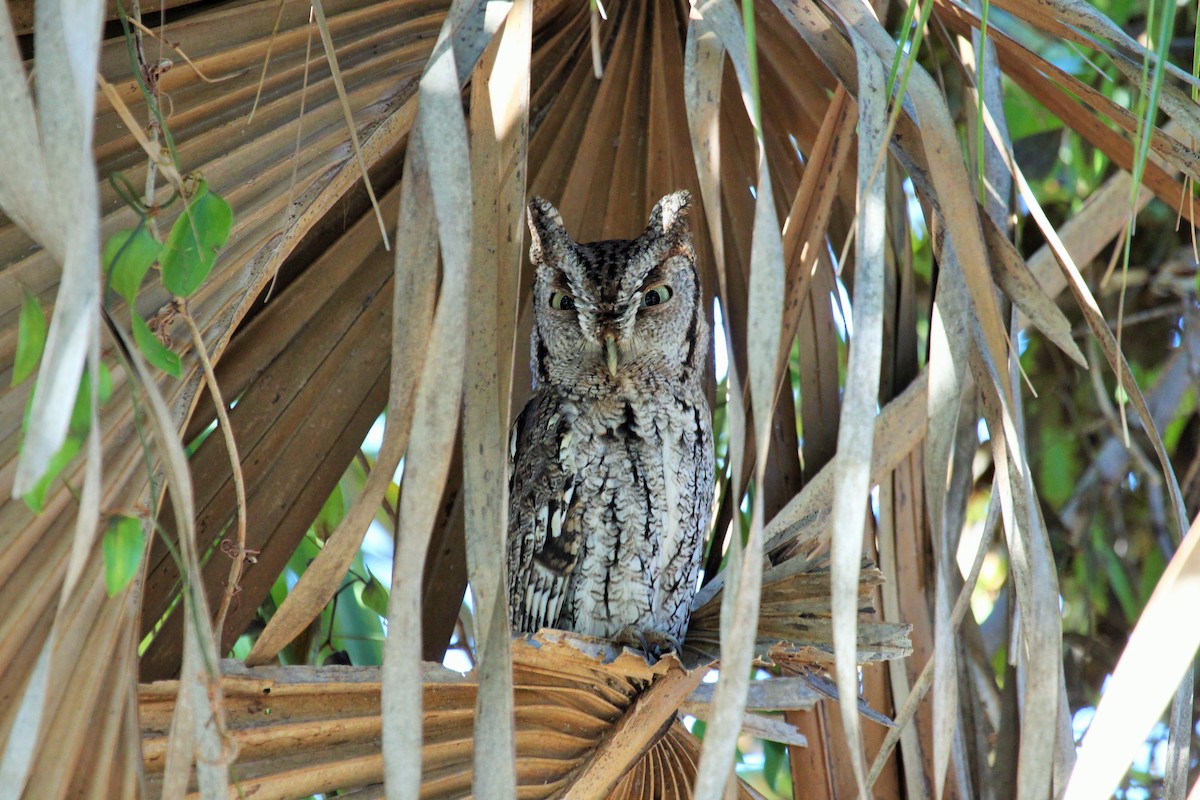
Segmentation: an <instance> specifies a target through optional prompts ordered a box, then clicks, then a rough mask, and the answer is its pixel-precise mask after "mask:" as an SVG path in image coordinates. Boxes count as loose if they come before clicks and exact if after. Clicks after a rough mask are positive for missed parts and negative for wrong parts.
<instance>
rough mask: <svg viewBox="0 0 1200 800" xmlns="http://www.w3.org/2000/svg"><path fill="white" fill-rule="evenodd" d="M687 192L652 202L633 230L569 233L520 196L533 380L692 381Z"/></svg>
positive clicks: (692, 260)
mask: <svg viewBox="0 0 1200 800" xmlns="http://www.w3.org/2000/svg"><path fill="white" fill-rule="evenodd" d="M690 203H691V195H690V194H689V193H688V192H686V191H678V192H674V193H673V194H669V195H667V196H666V197H664V198H663V199H662V200H659V201H658V203H657V204H656V205H655V206H654V210H653V211H651V212H650V221H649V223H648V224H647V225H646V229H645V230H644V231H642V234H641V235H640V236H638V237H637V238H636V239H617V240H610V241H604V242H582V243H581V242H576V241H575V240H574V239H572V238H571V236H570V234H568V233H567V231H566V229H565V228H564V227H563V222H562V217H560V216H559V214H558V211H556V210H555V208H554V206H552V205H550V203H548V202H546V201H545V200H543V199H541V198H538V197H535V198H534V199H533V200H532V202H530V204H529V229H530V231H531V232H532V243H531V244H530V248H529V254H530V258H531V259H532V261H533V265H534V268H535V270H536V275H535V277H534V283H533V303H534V308H535V325H534V330H533V338H532V342H531V345H532V354H531V355H532V362H533V374H534V380H535V384H536V385H538V386H540V385H543V384H550V385H554V386H558V387H561V388H572V387H575V388H577V389H580V390H583V391H588V390H592V391H603V390H604V389H605V388H606V387H612V386H616V385H620V384H622V383H624V382H629V381H631V382H633V383H634V384H636V385H641V386H642V387H643V388H653V387H655V386H657V385H663V384H677V383H678V382H681V381H682V382H692V381H695V382H698V381H699V380H700V373H702V372H703V363H704V359H705V358H707V353H708V326H707V324H706V323H705V319H704V311H703V309H702V308H701V303H700V284H699V280H698V277H697V274H696V253H695V250H694V249H693V247H692V240H691V232H690V230H689V227H688V219H687V212H688V206H689V204H690Z"/></svg>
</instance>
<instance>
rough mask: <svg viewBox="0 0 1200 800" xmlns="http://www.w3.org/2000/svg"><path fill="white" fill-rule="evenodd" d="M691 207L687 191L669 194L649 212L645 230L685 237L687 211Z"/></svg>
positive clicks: (689, 194) (690, 194)
mask: <svg viewBox="0 0 1200 800" xmlns="http://www.w3.org/2000/svg"><path fill="white" fill-rule="evenodd" d="M691 205H692V193H691V192H689V191H688V190H687V189H680V190H679V191H677V192H671V193H670V194H669V195H667V196H666V197H664V198H663V199H662V200H659V201H658V202H657V203H655V204H654V208H653V209H652V210H651V211H650V222H649V223H647V225H646V230H648V231H654V232H655V233H665V234H675V235H687V233H688V209H689V208H691Z"/></svg>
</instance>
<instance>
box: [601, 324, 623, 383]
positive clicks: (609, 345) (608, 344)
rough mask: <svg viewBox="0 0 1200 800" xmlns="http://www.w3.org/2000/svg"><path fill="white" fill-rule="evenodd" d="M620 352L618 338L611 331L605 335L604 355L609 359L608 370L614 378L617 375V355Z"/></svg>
mask: <svg viewBox="0 0 1200 800" xmlns="http://www.w3.org/2000/svg"><path fill="white" fill-rule="evenodd" d="M619 355H620V352H619V351H618V350H617V340H616V337H614V336H613V335H612V334H611V333H610V334H607V335H606V336H605V337H604V356H605V358H607V359H608V372H609V374H610V375H612V376H613V377H614V378H615V377H617V357H618V356H619Z"/></svg>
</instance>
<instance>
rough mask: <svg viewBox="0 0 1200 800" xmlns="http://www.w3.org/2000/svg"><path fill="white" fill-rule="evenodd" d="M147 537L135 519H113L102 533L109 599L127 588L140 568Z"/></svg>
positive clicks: (106, 586)
mask: <svg viewBox="0 0 1200 800" xmlns="http://www.w3.org/2000/svg"><path fill="white" fill-rule="evenodd" d="M145 543H146V534H145V532H144V531H143V530H142V523H141V521H140V520H138V519H136V518H134V517H125V516H119V515H118V516H115V517H112V518H110V519H109V520H108V530H107V531H105V532H104V589H105V591H107V592H108V596H109V597H114V596H116V594H117V593H118V592H120V591H121V590H122V589H124V588H125V587H126V586H128V585H129V582H130V581H131V580H133V576H134V575H136V574H137V571H138V568H139V567H141V565H142V547H143V545H144V544H145Z"/></svg>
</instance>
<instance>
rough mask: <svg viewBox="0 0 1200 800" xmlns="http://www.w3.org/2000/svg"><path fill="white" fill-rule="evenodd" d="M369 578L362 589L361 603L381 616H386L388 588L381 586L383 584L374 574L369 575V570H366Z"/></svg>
mask: <svg viewBox="0 0 1200 800" xmlns="http://www.w3.org/2000/svg"><path fill="white" fill-rule="evenodd" d="M367 575H369V576H370V580H368V581H367V585H366V586H364V587H363V590H362V601H363V605H364V606H366V607H367V608H369V609H371V610H372V611H374V612H375V613H376V614H378V615H379V616H381V617H384V618H386V617H387V607H388V590H387V589H385V588H383V584H382V583H380V582H379V579H378V578H376V577H375V576H374V575H371V572H370V570H368V571H367Z"/></svg>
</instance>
